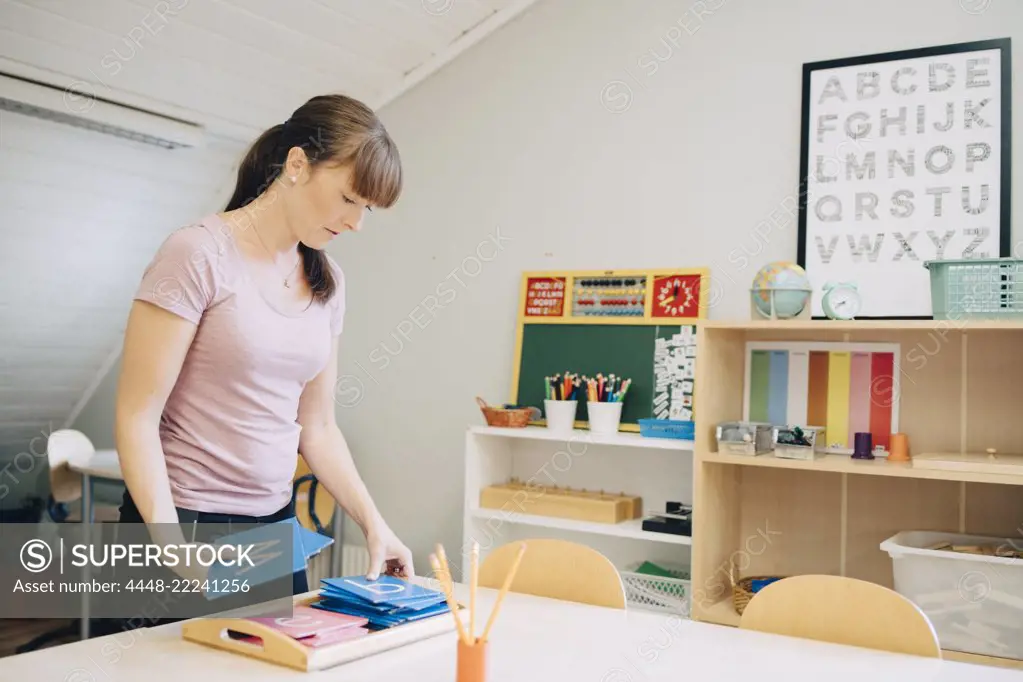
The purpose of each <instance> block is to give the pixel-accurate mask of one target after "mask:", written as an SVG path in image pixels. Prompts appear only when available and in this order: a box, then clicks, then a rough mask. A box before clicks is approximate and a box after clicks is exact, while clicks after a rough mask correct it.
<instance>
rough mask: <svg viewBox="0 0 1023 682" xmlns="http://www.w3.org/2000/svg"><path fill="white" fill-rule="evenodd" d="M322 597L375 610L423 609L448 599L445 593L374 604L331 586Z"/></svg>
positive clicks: (321, 592)
mask: <svg viewBox="0 0 1023 682" xmlns="http://www.w3.org/2000/svg"><path fill="white" fill-rule="evenodd" d="M320 596H321V597H324V598H326V599H330V600H332V601H340V602H346V603H350V604H355V605H358V606H365V607H370V608H375V607H378V606H383V607H387V608H391V607H398V608H407V609H421V608H425V607H427V606H432V605H434V604H437V603H440V602H442V601H447V597H445V595H444V594H443V593H440V592H438V593H436V594H429V595H426V596H417V597H409V598H407V599H388V600H386V601H379V602H372V601H370V600H369V599H367V598H366V597H362V596H359V595H356V594H353V593H351V592H346V591H344V590H339V589H337V588H336V587H332V586H331V585H326V586H324V587H323V588H321V589H320Z"/></svg>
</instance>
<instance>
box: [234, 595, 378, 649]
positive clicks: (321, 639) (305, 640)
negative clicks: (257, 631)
mask: <svg viewBox="0 0 1023 682" xmlns="http://www.w3.org/2000/svg"><path fill="white" fill-rule="evenodd" d="M248 620H251V621H255V622H257V623H262V624H263V625H266V626H267V627H269V628H272V629H274V630H277V631H278V632H281V633H283V634H285V635H287V636H289V637H291V638H292V639H294V640H296V641H297V642H299V643H301V644H304V645H305V646H308V647H314V648H315V647H321V646H324V645H327V644H337V643H338V642H345V641H348V640H352V639H358V638H359V637H362V636H364V635H368V634H369V630H367V629H366V627H365V626H366V625H367V624H368V623H369V621H367V620H366V619H365V618H359V617H356V616H349V615H346V614H343V613H330V612H328V611H321V610H318V609H313V608H310V607H308V606H305V605H299V606H296V607H295V610H294V612H293V613H292V615H291V616H290V617H286V618H268V617H258V618H249V619H248ZM241 639H243V640H246V641H252V642H254V643H257V644H258V643H259V637H253V636H250V635H244V636H242V637H241Z"/></svg>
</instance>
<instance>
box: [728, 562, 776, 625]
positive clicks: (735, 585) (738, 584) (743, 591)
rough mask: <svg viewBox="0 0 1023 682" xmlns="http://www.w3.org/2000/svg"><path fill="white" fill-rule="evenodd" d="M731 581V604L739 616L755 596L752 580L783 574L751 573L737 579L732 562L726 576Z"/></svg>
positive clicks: (772, 577) (767, 578)
mask: <svg viewBox="0 0 1023 682" xmlns="http://www.w3.org/2000/svg"><path fill="white" fill-rule="evenodd" d="M728 577H729V578H730V580H731V582H732V605H733V606H734V607H735V612H736V613H738V614H739V615H740V616H741V615H742V612H743V611H745V610H746V605H747V604H749V603H750V600H751V599H753V597H754V596H756V593H755V592H753V581H754V580H775V579H781V578H783V577H785V576H780V575H751V576H748V577H746V578H742V579H741V580H740V579H737V578H736V574H735V563H734V562H733V563H732V570H731V572H730V573H729V576H728Z"/></svg>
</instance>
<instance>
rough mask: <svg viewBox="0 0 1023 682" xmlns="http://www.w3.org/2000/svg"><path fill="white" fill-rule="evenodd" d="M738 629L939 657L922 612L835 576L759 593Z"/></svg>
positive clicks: (882, 590)
mask: <svg viewBox="0 0 1023 682" xmlns="http://www.w3.org/2000/svg"><path fill="white" fill-rule="evenodd" d="M739 627H740V628H743V629H746V630H759V631H761V632H770V633H774V634H778V635H789V636H791V637H803V638H805V639H815V640H819V641H824V642H833V643H836V644H847V645H851V646H858V647H864V648H867V649H880V650H882V651H893V652H896V653H903V654H914V655H917V656H928V657H933V658H941V645H940V643H939V642H938V635H937V633H936V632H935V630H934V626H933V625H932V624H931V621H930V620H929V619H928V618H927V616H926V615H925V614H924V612H923V611H921V610H920V608H919V607H918V606H917V605H916V604H914V603H913V602H911V601H910V600H909V599H907V598H906V597H904V596H902V595H901V594H899V593H898V592H895V591H894V590H890V589H888V588H887V587H884V586H883V585H878V584H877V583H871V582H867V581H865V580H857V579H855V578H845V577H841V576H836V575H799V576H793V577H791V578H783V579H781V580H778V581H776V582H773V583H771V584H769V585H767V586H766V587H764V588H763V589H761V590H760V591H759V592H758V593H757V594H756V595H754V596H753V599H751V600H750V602H749V604H747V605H746V609H745V611H743V614H742V619H741V620H740V622H739Z"/></svg>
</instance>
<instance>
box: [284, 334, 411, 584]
mask: <svg viewBox="0 0 1023 682" xmlns="http://www.w3.org/2000/svg"><path fill="white" fill-rule="evenodd" d="M337 363H338V337H334V339H333V342H332V343H331V352H330V359H329V360H328V361H327V366H326V367H325V368H324V369H323V371H322V372H320V374H319V375H318V376H316V378H314V379H313V380H312V381H310V382H309V383H308V384H306V387H305V390H304V391H303V393H302V399H301V401H300V402H299V410H298V421H299V423H300V424H301V425H302V434H301V437H300V441H299V452H301V453H302V457H304V458H305V460H306V462H307V463H308V464H309V468H310V469H312V472H313V474H315V475H316V478H317V479H318V480H319V482H320V484H321V485H323V487H324V488H326V489H327V492H329V493H330V494H331V496H332V497H333V498H334V499H335V500H337V501H338V503H339V504H340V505H341V507H342V508H343V509H344V510H345V512H346V513H347V514H348V515H349V516H351V517H352V519H353V520H354V521H355V522H356V523H357V524H358V525H359V527H360V528H361V529H362V532H363V533H364V534H365V535H366V543H367V549H368V550H369V555H370V568H369V573H368V574H367V576H368V577H369V578H370V579H375V578H376V577H377V576H378V575H379V573H380V570H381V569H382V568H383V566H384V564H385V563H387V564H389V565H391V566H394V567H395V569H396V571H397V572H398V573H399V574H400V575H403V576H405V577H411V576H412V575H414V568H413V565H412V553H411V552H410V551H409V550H408V548H407V547H405V545H403V544H402V543H401V542H400V541H399V540H398V538H397V537H395V535H394V533H393V532H392V531H391V529H390V528H389V527H388V525H387V523H386V522H384V519H383V517H382V516H381V515H380V512H379V511H378V510H377V508H376V505H375V504H374V502H373V498H372V497H371V496H370V494H369V491H368V490H367V489H366V485H365V483H363V481H362V477H360V476H359V472H358V470H357V469H356V468H355V461H354V460H353V459H352V453H351V451H350V450H349V449H348V443H347V441H345V437H344V435H343V434H342V433H341V429H340V428H339V427H338V425H337V419H336V417H335V412H334V408H335V403H334V384H335V382H336V381H337Z"/></svg>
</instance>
